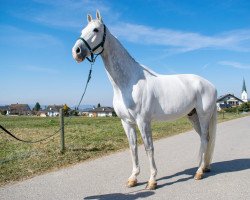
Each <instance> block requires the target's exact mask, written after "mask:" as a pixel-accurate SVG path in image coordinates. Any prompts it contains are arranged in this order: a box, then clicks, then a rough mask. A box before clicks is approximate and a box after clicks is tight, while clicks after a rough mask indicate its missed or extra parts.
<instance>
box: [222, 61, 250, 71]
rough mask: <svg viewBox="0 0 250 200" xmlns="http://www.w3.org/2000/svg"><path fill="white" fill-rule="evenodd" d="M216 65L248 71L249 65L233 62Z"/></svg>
mask: <svg viewBox="0 0 250 200" xmlns="http://www.w3.org/2000/svg"><path fill="white" fill-rule="evenodd" d="M218 64H219V65H223V66H228V67H233V68H236V69H250V64H243V63H239V62H234V61H219V62H218Z"/></svg>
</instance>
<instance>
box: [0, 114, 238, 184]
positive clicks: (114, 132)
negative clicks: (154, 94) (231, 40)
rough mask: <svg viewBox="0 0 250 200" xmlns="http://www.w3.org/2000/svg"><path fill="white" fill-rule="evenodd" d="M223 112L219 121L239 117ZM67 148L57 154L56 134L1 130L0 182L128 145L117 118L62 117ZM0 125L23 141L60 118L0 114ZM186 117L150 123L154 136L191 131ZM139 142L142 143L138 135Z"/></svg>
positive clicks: (56, 125)
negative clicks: (63, 118)
mask: <svg viewBox="0 0 250 200" xmlns="http://www.w3.org/2000/svg"><path fill="white" fill-rule="evenodd" d="M240 116H241V115H235V114H229V113H227V114H225V118H224V119H222V116H219V121H225V120H230V119H234V118H237V117H240ZM65 123H66V124H67V126H66V127H65V143H66V151H65V153H64V154H62V153H60V138H59V134H57V135H56V136H55V137H53V138H50V139H48V140H47V141H44V142H40V143H36V144H27V143H22V142H19V141H16V140H14V139H13V138H11V137H9V136H8V135H7V134H5V133H3V132H2V131H1V130H0V185H4V184H6V183H9V182H12V181H17V180H23V179H25V178H28V177H32V176H35V175H37V174H41V173H44V172H47V171H51V170H55V169H58V168H61V167H64V166H68V165H71V164H75V163H78V162H81V161H85V160H88V159H93V158H97V157H101V156H103V155H107V154H109V153H112V152H115V151H118V150H122V149H125V148H128V142H127V138H126V136H125V134H124V131H123V128H122V126H121V122H120V119H119V118H115V117H112V118H87V117H74V118H72V119H69V118H65ZM0 124H1V125H3V126H4V127H6V128H7V129H9V130H11V131H12V132H13V133H15V134H16V135H17V136H18V137H20V138H23V139H25V140H37V139H40V138H44V137H46V136H48V135H51V134H53V132H55V131H56V130H58V129H59V118H40V117H28V116H27V117H25V116H16V117H6V116H0ZM191 128H192V127H191V125H190V123H189V121H188V120H187V119H186V118H182V119H179V120H177V121H175V122H153V124H152V129H153V137H154V139H159V138H163V137H168V136H171V135H175V134H179V133H182V132H185V131H187V130H190V129H191ZM138 138H139V143H142V142H141V139H140V137H138Z"/></svg>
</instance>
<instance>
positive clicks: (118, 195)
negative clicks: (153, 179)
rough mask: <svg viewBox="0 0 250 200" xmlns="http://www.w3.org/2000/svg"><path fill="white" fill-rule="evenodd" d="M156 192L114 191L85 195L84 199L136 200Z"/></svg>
mask: <svg viewBox="0 0 250 200" xmlns="http://www.w3.org/2000/svg"><path fill="white" fill-rule="evenodd" d="M153 194H154V192H152V191H144V192H138V193H135V194H132V193H128V194H122V193H113V194H102V195H96V196H89V197H85V198H84V199H96V200H111V199H112V200H113V199H119V200H120V199H121V200H125V199H126V200H136V199H141V198H146V197H149V196H151V195H153Z"/></svg>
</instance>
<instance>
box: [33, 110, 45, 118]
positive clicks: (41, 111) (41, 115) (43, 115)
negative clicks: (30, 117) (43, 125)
mask: <svg viewBox="0 0 250 200" xmlns="http://www.w3.org/2000/svg"><path fill="white" fill-rule="evenodd" d="M36 115H37V116H39V117H47V112H46V111H45V110H40V111H38V112H37V113H36Z"/></svg>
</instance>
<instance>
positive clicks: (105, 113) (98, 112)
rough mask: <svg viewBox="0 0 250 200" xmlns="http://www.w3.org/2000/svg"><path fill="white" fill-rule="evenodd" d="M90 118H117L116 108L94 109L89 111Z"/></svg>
mask: <svg viewBox="0 0 250 200" xmlns="http://www.w3.org/2000/svg"><path fill="white" fill-rule="evenodd" d="M88 116H89V117H113V116H116V114H115V111H114V108H111V107H99V108H93V109H91V110H89V111H88Z"/></svg>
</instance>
